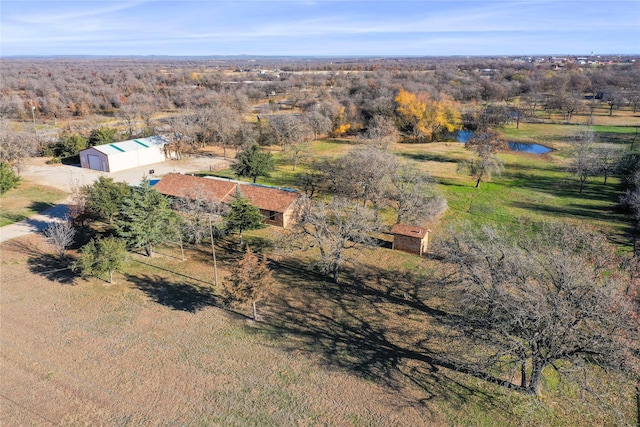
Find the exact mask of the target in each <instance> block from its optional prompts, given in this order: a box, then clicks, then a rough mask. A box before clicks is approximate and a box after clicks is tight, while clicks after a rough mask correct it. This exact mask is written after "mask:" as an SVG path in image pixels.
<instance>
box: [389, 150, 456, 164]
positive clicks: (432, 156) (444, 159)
mask: <svg viewBox="0 0 640 427" xmlns="http://www.w3.org/2000/svg"><path fill="white" fill-rule="evenodd" d="M400 155H401V156H402V157H405V158H407V159H410V160H414V161H416V162H438V163H458V162H459V161H460V159H455V158H452V157H450V156H445V155H442V154H436V153H429V152H424V153H407V152H402V153H400Z"/></svg>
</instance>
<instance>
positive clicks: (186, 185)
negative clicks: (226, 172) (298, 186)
mask: <svg viewBox="0 0 640 427" xmlns="http://www.w3.org/2000/svg"><path fill="white" fill-rule="evenodd" d="M154 188H155V189H156V190H158V191H159V192H160V193H162V194H164V195H165V196H170V197H186V198H192V199H195V198H200V197H204V198H206V199H208V200H210V201H213V202H216V203H219V202H222V203H229V202H230V201H231V200H233V196H234V195H235V194H236V193H237V192H238V191H240V193H242V195H243V196H244V197H246V198H247V199H249V200H250V201H251V204H253V205H254V206H256V207H257V208H258V209H260V213H261V214H262V216H263V218H264V222H265V224H269V225H273V226H276V227H287V226H288V225H289V224H290V223H291V218H292V216H293V205H294V202H295V201H296V200H297V199H298V197H300V193H298V192H297V191H295V190H289V189H282V188H276V187H269V186H265V185H257V184H249V183H245V182H240V181H233V180H229V179H223V178H214V177H206V178H202V177H197V176H192V175H183V174H179V173H170V174H167V175H165V176H164V177H163V178H162V179H161V180H160V182H158V183H157V184H156V185H155V186H154Z"/></svg>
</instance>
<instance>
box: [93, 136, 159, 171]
mask: <svg viewBox="0 0 640 427" xmlns="http://www.w3.org/2000/svg"><path fill="white" fill-rule="evenodd" d="M166 143H167V140H166V139H165V138H164V137H162V136H150V137H148V138H138V139H130V140H128V141H121V142H114V143H113V144H103V145H96V146H94V147H89V148H87V149H86V150H82V151H81V152H80V166H81V167H83V168H87V169H93V170H98V171H103V172H117V171H121V170H125V169H131V168H136V167H139V166H147V165H152V164H154V163H160V162H164V161H165V154H164V146H165V144H166Z"/></svg>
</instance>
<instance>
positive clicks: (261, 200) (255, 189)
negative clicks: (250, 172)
mask: <svg viewBox="0 0 640 427" xmlns="http://www.w3.org/2000/svg"><path fill="white" fill-rule="evenodd" d="M239 188H240V192H241V193H242V195H243V196H245V197H246V198H247V199H249V200H251V203H252V204H253V205H254V206H257V207H258V208H260V209H262V210H265V211H273V212H281V213H282V212H285V211H286V210H287V209H289V207H290V206H291V205H292V204H293V202H295V201H296V199H297V198H298V197H300V194H299V193H298V192H296V191H287V190H281V189H279V188H274V187H266V186H263V185H251V184H239Z"/></svg>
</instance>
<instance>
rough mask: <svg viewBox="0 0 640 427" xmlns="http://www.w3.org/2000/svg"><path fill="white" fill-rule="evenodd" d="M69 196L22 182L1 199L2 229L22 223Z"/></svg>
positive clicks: (0, 215) (0, 223)
mask: <svg viewBox="0 0 640 427" xmlns="http://www.w3.org/2000/svg"><path fill="white" fill-rule="evenodd" d="M66 196H67V194H66V193H65V192H63V191H60V190H57V189H55V188H51V187H46V186H43V185H37V184H34V183H31V182H29V181H21V182H20V186H19V187H18V188H14V189H13V190H9V191H8V192H7V193H5V194H4V195H2V197H0V206H1V207H2V209H1V210H0V227H2V226H5V225H9V224H13V223H14V222H18V221H22V220H23V219H26V218H29V217H30V216H32V215H34V214H36V213H38V212H42V211H43V210H45V209H48V208H50V207H52V206H53V205H55V204H56V203H58V202H60V201H62V200H63V199H64V198H65V197H66Z"/></svg>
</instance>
